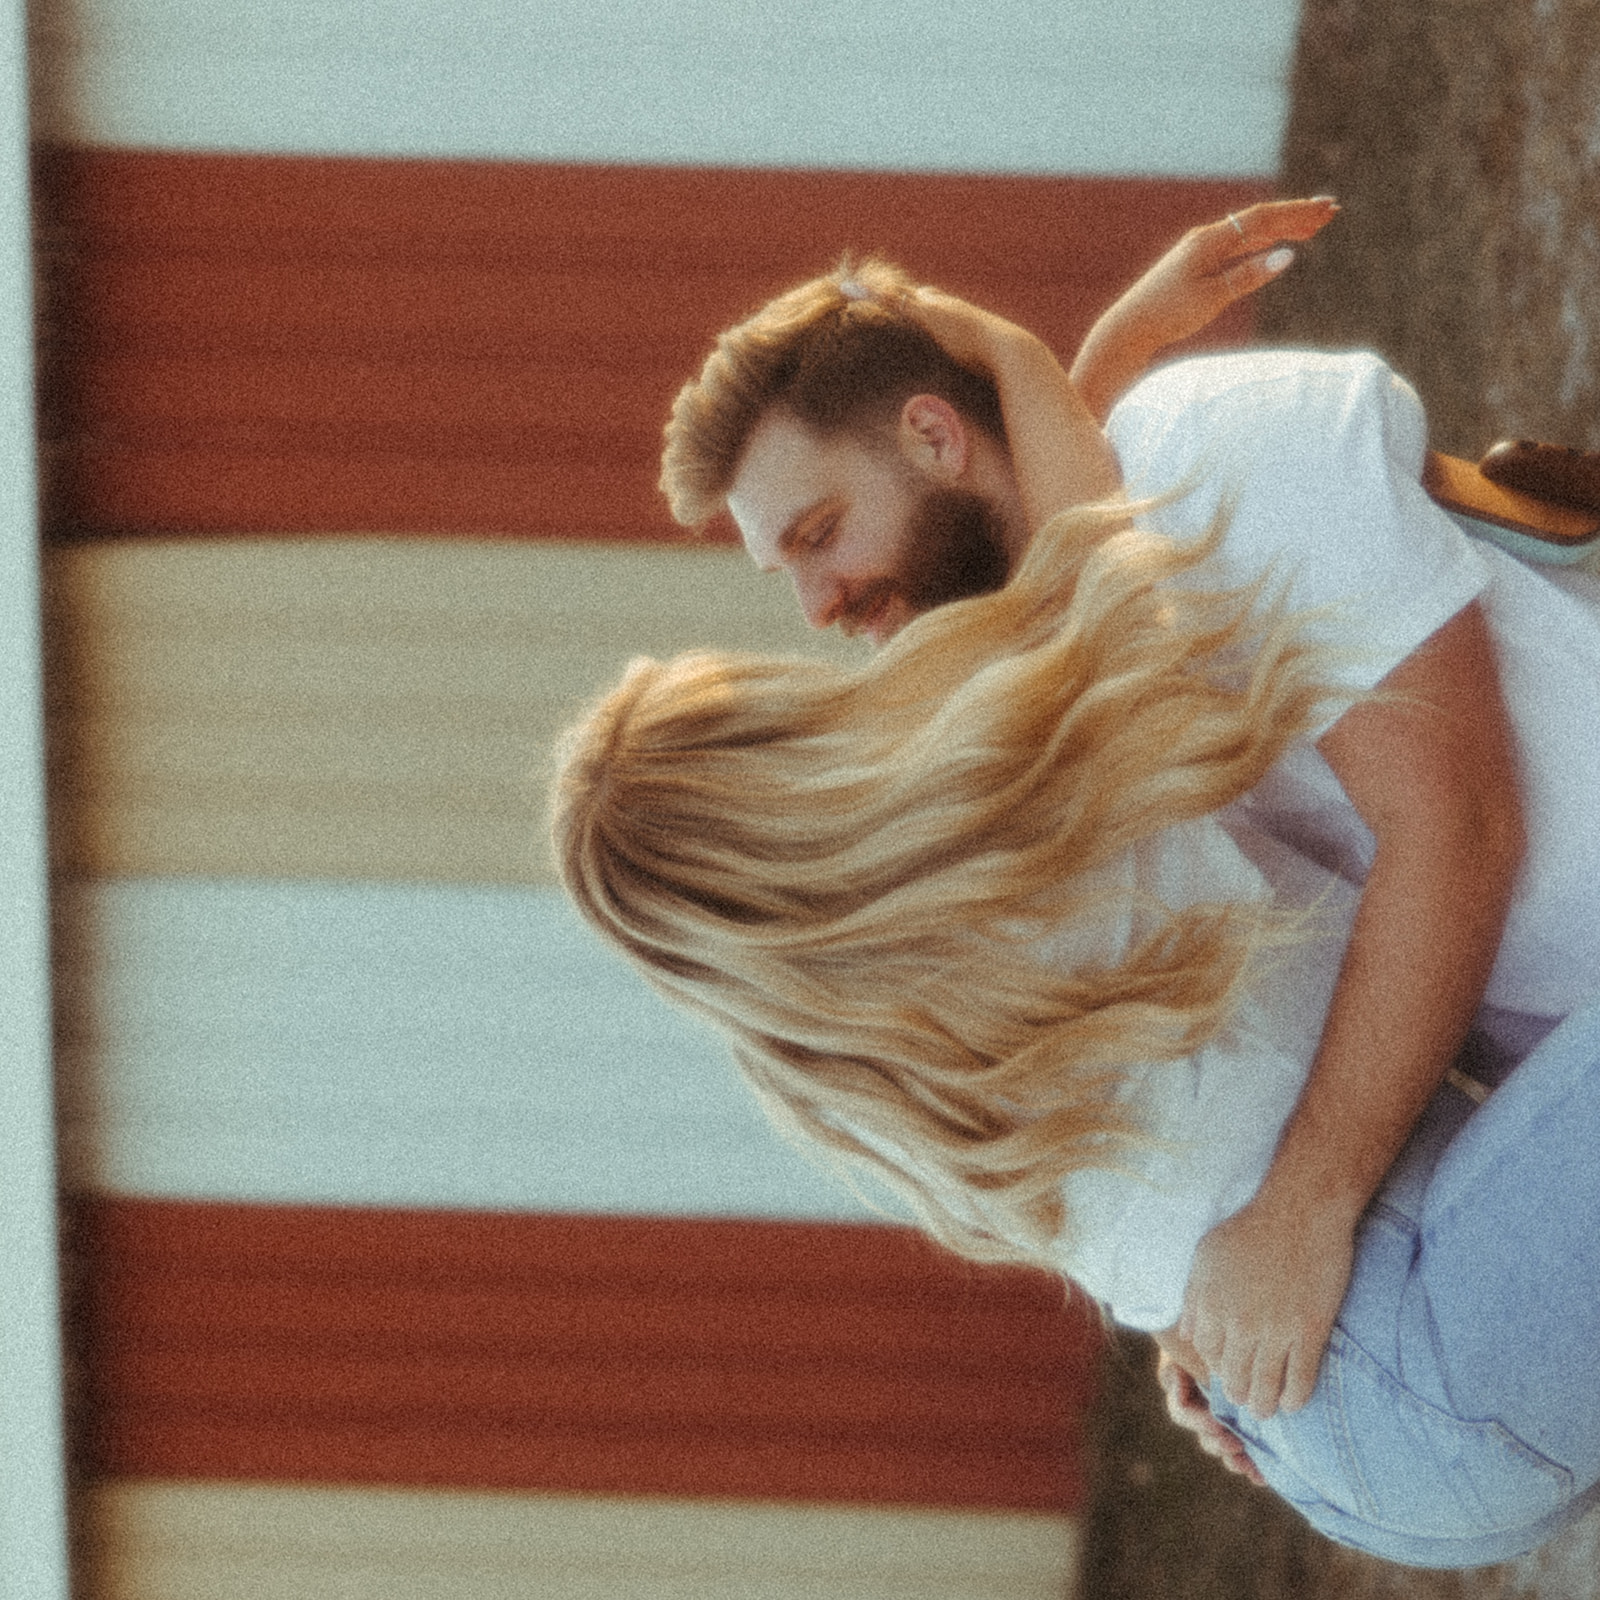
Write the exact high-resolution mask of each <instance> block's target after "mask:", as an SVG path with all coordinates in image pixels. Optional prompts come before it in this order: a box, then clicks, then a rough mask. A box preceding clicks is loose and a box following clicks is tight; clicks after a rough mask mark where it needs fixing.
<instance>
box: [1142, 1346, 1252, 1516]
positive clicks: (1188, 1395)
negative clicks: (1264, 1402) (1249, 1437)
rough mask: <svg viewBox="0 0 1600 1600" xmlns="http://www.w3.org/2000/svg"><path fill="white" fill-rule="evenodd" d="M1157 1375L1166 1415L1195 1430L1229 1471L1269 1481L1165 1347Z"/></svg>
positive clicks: (1207, 1449) (1199, 1440)
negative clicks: (1212, 1410)
mask: <svg viewBox="0 0 1600 1600" xmlns="http://www.w3.org/2000/svg"><path fill="white" fill-rule="evenodd" d="M1156 1378H1157V1380H1158V1381H1159V1382H1160V1384H1161V1389H1162V1393H1163V1394H1165V1395H1166V1397H1167V1415H1168V1416H1169V1417H1171V1418H1172V1420H1173V1421H1174V1422H1175V1423H1177V1425H1178V1426H1179V1427H1180V1428H1182V1429H1184V1430H1185V1431H1186V1432H1188V1433H1192V1434H1193V1435H1194V1436H1195V1443H1196V1444H1198V1445H1199V1446H1200V1448H1201V1449H1202V1450H1204V1451H1205V1453H1206V1454H1207V1455H1208V1456H1215V1457H1216V1459H1217V1460H1218V1461H1220V1462H1221V1463H1222V1464H1223V1466H1225V1467H1226V1468H1227V1469H1228V1471H1229V1472H1236V1473H1238V1475H1239V1476H1240V1477H1241V1478H1248V1479H1249V1480H1250V1482H1251V1483H1256V1484H1265V1483H1266V1481H1267V1480H1266V1479H1265V1478H1263V1477H1262V1476H1261V1470H1260V1468H1258V1467H1257V1466H1256V1464H1255V1462H1253V1461H1252V1460H1251V1459H1250V1457H1249V1455H1248V1454H1247V1452H1246V1451H1245V1447H1244V1443H1243V1441H1242V1440H1241V1439H1240V1438H1239V1436H1238V1434H1236V1433H1233V1432H1232V1431H1230V1430H1229V1429H1227V1428H1225V1427H1223V1425H1222V1424H1221V1423H1220V1422H1218V1421H1217V1419H1216V1418H1215V1417H1214V1416H1212V1415H1211V1407H1210V1406H1208V1405H1207V1404H1206V1397H1205V1395H1204V1394H1203V1393H1202V1392H1201V1389H1200V1385H1199V1384H1198V1383H1196V1382H1195V1381H1194V1379H1193V1378H1192V1377H1190V1376H1189V1374H1188V1373H1187V1372H1186V1371H1185V1370H1184V1369H1183V1368H1182V1367H1181V1366H1179V1364H1178V1363H1177V1362H1176V1361H1174V1360H1173V1359H1172V1357H1171V1356H1169V1355H1168V1354H1167V1352H1166V1351H1165V1350H1163V1351H1162V1352H1161V1358H1160V1360H1159V1361H1158V1362H1157V1364H1156Z"/></svg>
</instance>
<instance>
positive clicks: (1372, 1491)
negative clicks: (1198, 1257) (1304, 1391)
mask: <svg viewBox="0 0 1600 1600" xmlns="http://www.w3.org/2000/svg"><path fill="white" fill-rule="evenodd" d="M1468 1118H1469V1107H1468V1105H1467V1103H1466V1102H1465V1101H1464V1100H1463V1099H1462V1098H1460V1097H1459V1096H1456V1095H1455V1094H1454V1093H1453V1092H1451V1091H1442V1092H1441V1094H1440V1096H1439V1097H1438V1098H1437V1099H1436V1100H1435V1102H1434V1104H1433V1106H1431V1107H1430V1108H1429V1111H1428V1114H1427V1115H1426V1116H1425V1117H1424V1118H1423V1121H1422V1123H1421V1124H1420V1125H1419V1127H1418V1130H1417V1133H1416V1135H1415V1136H1414V1137H1413V1139H1412V1141H1411V1143H1410V1145H1409V1146H1408V1147H1407V1150H1406V1152H1405V1154H1404V1155H1403V1156H1402V1158H1401V1160H1400V1161H1399V1162H1397V1163H1396V1167H1395V1170H1394V1171H1393V1172H1392V1173H1391V1174H1390V1175H1389V1177H1388V1179H1387V1180H1386V1181H1385V1185H1384V1189H1383V1190H1382V1191H1381V1192H1380V1195H1379V1197H1378V1199H1377V1201H1375V1203H1374V1205H1373V1207H1372V1208H1371V1210H1370V1212H1369V1214H1368V1216H1367V1218H1366V1219H1365V1221H1364V1223H1363V1228H1362V1233H1361V1236H1360V1240H1359V1244H1358V1252H1357V1261H1356V1270H1355V1273H1354V1276H1353V1278H1352V1281H1351V1287H1350V1291H1349V1293H1348V1294H1347V1296H1346V1299H1345V1303H1344V1306H1343V1307H1342V1309H1341V1312H1340V1317H1339V1323H1338V1327H1337V1328H1336V1331H1335V1335H1334V1339H1333V1342H1332V1344H1331V1346H1330V1349H1329V1353H1328V1356H1327V1358H1326V1360H1325V1361H1324V1364H1323V1369H1322V1373H1321V1376H1320V1378H1319V1382H1318V1386H1317V1391H1316V1394H1315V1395H1314V1396H1313V1399H1312V1401H1311V1404H1310V1405H1309V1406H1307V1407H1306V1408H1305V1409H1304V1410H1303V1411H1301V1412H1298V1413H1294V1414H1292V1415H1285V1414H1281V1413H1280V1414H1279V1415H1278V1416H1277V1417H1274V1418H1272V1419H1270V1420H1269V1421H1266V1422H1261V1421H1258V1420H1257V1419H1255V1418H1253V1417H1251V1416H1250V1415H1249V1414H1248V1413H1241V1412H1240V1411H1238V1409H1237V1408H1234V1407H1231V1406H1229V1405H1228V1404H1227V1403H1226V1402H1225V1401H1222V1400H1220V1399H1219V1401H1218V1404H1217V1408H1216V1409H1217V1413H1218V1415H1219V1417H1220V1418H1221V1420H1223V1421H1225V1422H1227V1423H1228V1424H1229V1425H1230V1426H1232V1427H1234V1428H1235V1429H1236V1430H1237V1431H1238V1432H1239V1433H1240V1434H1241V1436H1242V1437H1243V1438H1244V1439H1245V1440H1246V1442H1247V1444H1248V1445H1249V1446H1250V1448H1251V1453H1252V1455H1253V1456H1255V1458H1256V1460H1257V1463H1258V1465H1259V1466H1260V1467H1261V1468H1262V1470H1263V1472H1264V1473H1265V1475H1266V1477H1267V1479H1268V1481H1269V1482H1270V1483H1271V1484H1272V1485H1273V1487H1274V1488H1275V1489H1277V1490H1278V1491H1279V1492H1280V1493H1281V1494H1282V1495H1283V1496H1284V1497H1285V1498H1286V1499H1288V1500H1290V1501H1291V1502H1292V1503H1294V1504H1296V1505H1298V1506H1299V1507H1300V1509H1301V1510H1302V1511H1304V1513H1305V1514H1306V1516H1307V1517H1308V1518H1309V1519H1310V1520H1311V1521H1312V1522H1313V1523H1314V1524H1315V1525H1316V1526H1318V1527H1319V1528H1321V1529H1322V1530H1323V1531H1324V1532H1326V1533H1328V1534H1329V1535H1330V1536H1332V1537H1334V1538H1337V1539H1341V1540H1343V1541H1344V1542H1346V1543H1352V1544H1356V1545H1358V1546H1360V1547H1361V1548H1363V1549H1367V1550H1370V1551H1372V1552H1373V1553H1375V1554H1378V1555H1381V1556H1385V1557H1387V1558H1388V1559H1390V1560H1397V1561H1405V1562H1411V1563H1413V1564H1417V1565H1426V1566H1466V1565H1476V1564H1479V1563H1483V1562H1489V1561H1497V1560H1503V1559H1506V1558H1508V1557H1510V1556H1512V1555H1515V1554H1518V1553H1520V1552H1521V1551H1522V1550H1526V1549H1530V1548H1532V1547H1533V1546H1534V1545H1536V1544H1538V1543H1541V1542H1542V1541H1543V1540H1544V1539H1546V1538H1548V1537H1549V1536H1550V1535H1551V1534H1553V1533H1554V1532H1555V1531H1556V1530H1557V1529H1558V1528H1560V1527H1561V1526H1563V1525H1564V1524H1565V1522H1566V1521H1567V1520H1569V1519H1570V1518H1571V1516H1573V1515H1575V1514H1576V1513H1577V1512H1578V1511H1579V1510H1580V1509H1583V1507H1584V1506H1585V1505H1586V1503H1587V1502H1588V1500H1589V1499H1590V1497H1591V1495H1592V1494H1593V1493H1594V1492H1595V1490H1594V1485H1595V1482H1596V1480H1597V1479H1600V1010H1596V1011H1595V1012H1594V1013H1592V1014H1590V1015H1589V1016H1588V1017H1585V1018H1573V1019H1571V1020H1570V1021H1569V1022H1568V1023H1566V1024H1564V1025H1563V1026H1562V1028H1560V1029H1558V1030H1557V1031H1556V1032H1555V1033H1553V1034H1552V1035H1551V1036H1550V1038H1549V1039H1548V1040H1546V1041H1545V1043H1544V1044H1543V1045H1541V1046H1540V1048H1539V1049H1538V1050H1536V1051H1535V1052H1534V1053H1533V1055H1531V1056H1530V1057H1529V1058H1528V1060H1527V1061H1526V1062H1525V1063H1524V1065H1523V1066H1522V1067H1521V1068H1519V1069H1518V1071H1517V1073H1515V1074H1514V1075H1513V1076H1512V1078H1511V1079H1509V1080H1508V1081H1507V1083H1506V1084H1505V1085H1504V1086H1503V1087H1502V1088H1501V1089H1499V1090H1498V1091H1496V1093H1495V1094H1494V1095H1493V1096H1491V1098H1490V1100H1489V1101H1488V1103H1487V1104H1486V1105H1485V1106H1484V1107H1483V1108H1482V1109H1480V1110H1479V1111H1477V1113H1476V1114H1475V1115H1471V1116H1470V1120H1468Z"/></svg>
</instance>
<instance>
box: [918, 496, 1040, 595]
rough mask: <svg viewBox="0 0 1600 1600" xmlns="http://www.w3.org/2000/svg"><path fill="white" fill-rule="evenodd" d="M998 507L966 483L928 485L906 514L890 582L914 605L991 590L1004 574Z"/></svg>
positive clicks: (1006, 570)
mask: <svg viewBox="0 0 1600 1600" xmlns="http://www.w3.org/2000/svg"><path fill="white" fill-rule="evenodd" d="M1004 530H1005V524H1004V522H1003V520H1002V518H1001V515H1000V510H999V507H997V506H996V505H995V504H994V502H993V501H991V500H989V499H987V498H986V497H985V496H983V495H981V494H975V493H974V492H973V491H972V490H970V489H928V490H925V491H924V492H923V493H922V494H921V495H920V496H919V498H918V501H917V504H916V506H915V507H914V508H913V509H912V512H911V515H910V516H909V517H908V518H907V520H906V528H905V535H904V538H903V540H902V542H901V546H900V556H899V562H898V569H897V571H896V572H895V575H894V583H895V587H896V588H897V589H898V590H899V592H900V594H901V595H902V596H903V597H904V598H905V601H906V603H907V604H908V605H910V606H911V607H912V609H913V610H915V611H931V610H932V609H933V608H934V607H935V606H942V605H947V604H948V603H949V602H950V601H952V600H970V599H971V598H972V597H973V596H974V595H980V594H992V593H993V592H994V591H995V590H996V589H999V588H1002V587H1003V586H1004V584H1005V581H1006V578H1007V577H1008V576H1009V575H1010V565H1011V564H1010V562H1009V560H1008V559H1007V556H1006V545H1005V534H1004Z"/></svg>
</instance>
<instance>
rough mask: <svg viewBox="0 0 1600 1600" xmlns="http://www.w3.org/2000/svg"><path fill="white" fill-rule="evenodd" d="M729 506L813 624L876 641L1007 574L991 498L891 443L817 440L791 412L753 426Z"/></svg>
mask: <svg viewBox="0 0 1600 1600" xmlns="http://www.w3.org/2000/svg"><path fill="white" fill-rule="evenodd" d="M728 510H729V511H730V512H731V513H732V515H733V520H734V521H735V522H736V523H737V524H738V525H739V531H740V533H741V534H743V535H744V542H745V548H746V549H747V550H748V551H749V552H750V555H751V558H752V559H753V560H754V561H755V563H756V565H757V566H759V567H760V568H761V569H762V570H763V571H764V572H776V571H780V570H781V571H784V572H787V573H788V574H789V576H790V578H791V579H792V580H793V582H794V587H795V595H796V597H797V598H798V599H799V602H800V608H801V610H802V611H804V612H805V615H806V620H807V621H808V622H809V623H810V624H811V625H812V626H813V627H815V628H826V627H828V626H829V625H830V624H832V623H835V622H837V623H838V624H839V625H840V626H841V627H842V628H843V629H844V630H845V631H846V632H847V633H852V634H853V633H865V634H866V635H867V636H868V637H869V638H871V639H872V640H873V642H874V643H876V644H882V643H884V642H885V640H887V639H889V638H890V637H892V636H893V635H894V634H895V633H897V632H898V631H899V630H900V629H901V628H903V627H904V626H905V625H906V623H908V622H909V621H910V620H911V619H912V618H913V617H914V616H916V615H917V614H918V613H919V612H922V611H927V610H929V609H931V608H932V607H933V606H936V605H942V604H944V603H945V602H946V601H949V600H959V599H963V598H965V597H966V596H968V595H973V594H985V593H988V592H989V591H990V590H992V589H998V588H999V587H1000V586H1001V584H1003V583H1004V582H1005V580H1006V571H1007V558H1006V551H1005V543H1004V538H1003V529H1002V524H1001V518H1000V512H999V510H998V508H997V507H996V506H994V505H993V504H991V503H990V502H989V501H988V500H986V499H984V498H983V497H982V496H979V495H976V494H974V493H972V492H971V491H969V490H965V489H961V488H954V487H950V486H947V485H942V484H939V483H936V482H934V481H932V480H931V479H928V478H926V477H924V476H923V475H922V474H920V473H918V472H917V471H916V469H915V468H913V467H912V466H911V465H910V464H909V463H908V462H906V461H905V460H903V459H902V458H901V457H900V456H899V455H898V454H896V452H895V449H894V446H893V445H892V444H890V443H884V444H883V445H881V446H879V447H877V448H874V446H873V444H872V443H870V442H868V441H866V440H862V439H858V438H855V437H853V436H849V435H844V436H838V437H834V438H827V439H821V438H818V437H816V436H815V435H814V434H812V433H811V432H810V431H809V430H808V429H807V428H805V427H804V425H803V424H801V423H799V422H797V421H796V420H795V419H794V418H793V417H792V416H790V415H789V414H788V413H787V412H783V411H772V412H769V413H768V414H767V415H766V416H765V417H763V418H762V420H761V421H760V422H759V423H758V424H757V425H756V427H755V429H754V430H753V432H752V433H751V435H750V442H749V444H748V445H747V446H746V448H745V453H744V457H743V459H742V460H741V461H740V463H739V470H738V471H737V472H736V473H735V474H734V478H733V483H732V486H731V487H730V489H729V492H728Z"/></svg>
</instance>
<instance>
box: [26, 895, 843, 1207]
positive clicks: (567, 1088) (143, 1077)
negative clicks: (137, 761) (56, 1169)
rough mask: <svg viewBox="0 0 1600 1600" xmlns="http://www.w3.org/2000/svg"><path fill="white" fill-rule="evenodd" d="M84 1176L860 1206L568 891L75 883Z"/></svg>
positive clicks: (405, 1196) (72, 914)
mask: <svg viewBox="0 0 1600 1600" xmlns="http://www.w3.org/2000/svg"><path fill="white" fill-rule="evenodd" d="M61 905H62V927H63V937H62V941H61V946H60V959H59V964H58V983H59V985H60V999H61V1006H60V1011H61V1014H62V1016H63V1017H64V1018H65V1019H66V1024H65V1031H64V1034H63V1037H62V1039H61V1041H60V1049H59V1054H60V1059H61V1073H62V1079H63V1084H64V1089H65V1094H64V1102H65V1109H64V1119H63V1124H62V1138H63V1144H64V1150H65V1154H66V1157H67V1160H68V1170H69V1172H70V1173H71V1175H72V1178H73V1181H75V1182H76V1183H79V1184H83V1185H87V1186H90V1187H95V1188H102V1189H108V1190H112V1191H115V1192H120V1193H132V1194H150V1195H170V1196H183V1197H189V1198H195V1199H245V1200H265V1201H281V1202H294V1203H301V1202H303V1203H340V1204H375V1205H399V1206H443V1207H472V1208H480V1207H481V1208H491V1209H509V1210H535V1211H545V1210H576V1211H599V1212H620V1213H665V1214H672V1215H703V1216H755V1217H794V1218H818V1219H830V1218H847V1217H850V1218H861V1217H864V1216H865V1215H867V1213H866V1212H865V1211H864V1209H863V1208H862V1206H861V1205H860V1203H859V1202H858V1201H856V1200H855V1199H854V1198H853V1197H852V1196H851V1194H850V1193H849V1192H848V1191H847V1190H846V1189H845V1188H844V1187H843V1186H842V1185H841V1184H840V1183H839V1182H838V1181H837V1180H836V1179H835V1178H833V1177H832V1176H831V1175H827V1174H823V1173H820V1172H818V1171H817V1170H816V1169H815V1168H814V1167H813V1166H812V1165H811V1164H809V1163H808V1162H807V1161H805V1160H804V1159H803V1158H802V1157H801V1156H800V1155H798V1154H797V1153H796V1152H794V1151H793V1150H791V1149H789V1148H788V1147H787V1146H786V1145H784V1144H783V1143H781V1142H780V1141H779V1140H778V1138H777V1137H776V1135H775V1134H773V1133H772V1131H771V1130H770V1129H769V1128H768V1126H767V1124H766V1122H765V1121H764V1119H763V1118H762V1116H761V1114H760V1112H759V1111H758V1109H757V1108H756V1106H755V1104H754V1102H753V1100H752V1099H751V1097H750V1095H749V1093H748V1091H747V1090H746V1089H745V1087H744V1085H743V1084H742V1082H740V1081H739V1079H738V1077H737V1075H736V1073H735V1071H734V1068H733V1066H732V1063H731V1061H730V1060H729V1059H728V1058H727V1055H726V1052H725V1050H724V1048H723V1046H722V1045H721V1043H720V1041H719V1040H717V1039H716V1038H715V1037H714V1036H712V1035H711V1034H710V1033H709V1032H708V1031H707V1030H706V1029H705V1028H703V1027H702V1026H701V1025H700V1024H698V1023H696V1022H694V1021H692V1020H690V1019H687V1018H685V1017H683V1016H680V1015H679V1014H678V1013H677V1012H675V1011H674V1010H672V1009H671V1008H670V1007H668V1006H667V1005H665V1004H664V1003H663V1002H662V1001H660V1000H658V999H657V998H656V996H655V995H654V994H652V993H651V992H650V990H649V989H647V988H646V987H645V985H644V984H643V983H642V982H641V981H640V980H639V979H638V978H637V977H636V976H635V974H634V973H633V972H632V971H631V970H630V969H629V968H627V967H625V966H624V965H623V964H622V963H621V962H620V961H619V960H617V959H616V958H615V957H613V956H612V954H611V953H610V952H609V951H608V950H606V949H604V948H602V947H601V946H600V945H599V943H598V942H597V941H596V940H595V939H594V938H593V937H592V936H591V935H590V934H589V933H588V931H587V930H586V929H585V928H584V927H583V926H582V924H581V923H580V922H579V921H578V919H577V918H576V917H575V916H574V915H573V914H572V913H571V912H570V911H569V910H568V908H567V906H566V904H565V902H564V901H563V900H562V898H561V897H560V895H559V894H557V893H556V892H555V891H553V890H538V889H515V888H484V887H468V886H450V885H446V886H428V885H422V886H403V885H390V884H330V883H287V882H286V883H263V882H253V881H248V880H216V881H213V880H203V879H170V880H169V879H149V880H132V881H120V882H107V883H98V884H80V885H76V886H74V887H72V888H71V889H70V890H69V891H67V892H65V893H63V895H62V897H61Z"/></svg>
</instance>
